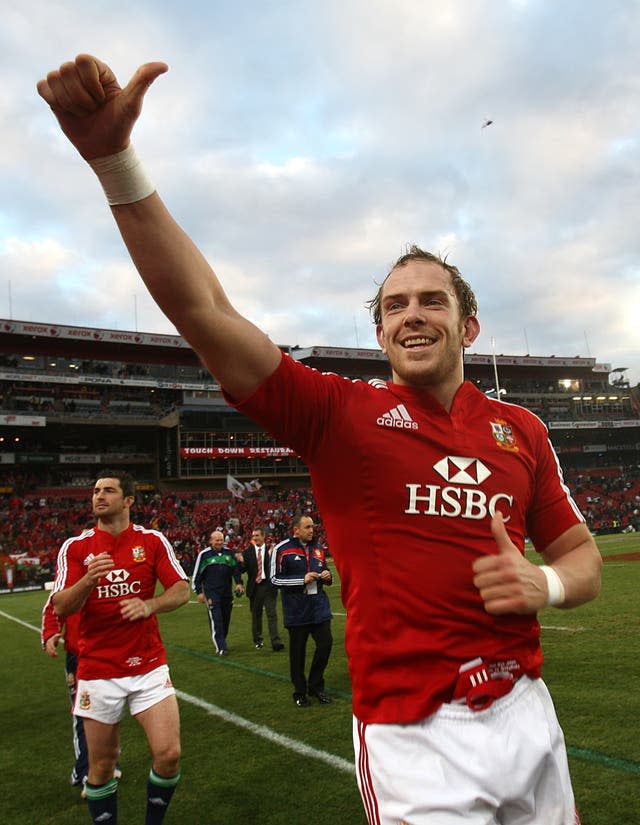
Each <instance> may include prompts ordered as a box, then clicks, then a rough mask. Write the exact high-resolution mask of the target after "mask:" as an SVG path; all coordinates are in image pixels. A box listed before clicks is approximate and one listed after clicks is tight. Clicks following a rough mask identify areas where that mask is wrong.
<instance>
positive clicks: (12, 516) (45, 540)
mask: <svg viewBox="0 0 640 825" xmlns="http://www.w3.org/2000/svg"><path fill="white" fill-rule="evenodd" d="M46 492H47V494H46V495H41V494H38V493H32V494H28V495H24V496H20V495H15V494H9V495H5V496H3V497H2V498H1V499H0V519H1V520H2V522H3V524H4V525H5V527H4V529H3V531H2V537H1V539H0V556H5V557H6V556H12V557H17V556H21V557H24V559H25V562H26V560H27V559H28V560H30V561H29V562H26V563H24V564H19V565H18V568H17V571H16V584H17V583H20V582H21V580H23V581H26V580H45V581H46V580H48V579H50V578H52V577H53V572H54V570H55V562H56V557H57V554H58V550H59V549H60V546H61V545H62V543H63V542H64V541H65V540H66V539H67V538H68V537H69V536H72V535H78V534H79V533H80V532H81V531H82V530H83V529H85V528H86V527H89V526H91V525H92V524H93V522H94V519H93V517H92V515H91V511H90V506H89V501H88V496H87V490H86V489H85V490H78V491H77V492H76V491H74V493H75V494H69V492H70V491H67V494H66V495H65V494H62V495H52V494H51V491H50V490H47V491H46ZM78 493H81V496H80V497H79V496H78ZM214 495H216V494H211V493H209V494H206V497H205V494H203V493H196V494H194V493H184V492H181V493H170V494H166V495H160V494H157V493H154V494H145V493H139V494H138V498H137V502H136V505H135V508H134V509H133V521H135V522H138V523H140V524H144V525H145V526H147V527H152V528H153V529H156V530H160V531H161V532H162V533H164V535H165V536H166V537H167V538H168V539H169V540H170V541H171V543H172V544H173V546H174V549H175V552H176V555H177V557H178V559H179V561H180V563H181V565H182V566H183V568H184V569H185V571H186V572H187V574H189V575H190V574H191V572H192V570H193V565H194V562H195V559H196V557H197V555H198V552H199V551H200V550H201V549H202V547H203V546H204V545H205V544H207V542H208V537H209V535H210V533H211V531H212V530H221V531H222V532H223V533H224V536H225V543H226V545H227V546H228V547H230V548H231V549H234V550H235V549H242V548H244V547H246V546H247V545H248V544H249V543H250V540H251V531H252V529H253V527H254V526H256V525H261V526H263V527H264V529H265V532H266V536H267V544H268V545H269V546H272V545H275V544H277V543H278V542H279V541H281V540H282V539H284V538H286V537H287V536H288V535H289V531H290V527H291V520H292V518H293V516H294V515H295V514H296V513H304V514H305V515H309V516H311V517H312V518H313V520H314V522H315V523H316V524H317V525H318V527H317V529H316V537H317V539H318V541H319V543H320V544H321V545H322V546H325V545H326V538H325V535H324V531H323V529H322V521H321V517H320V514H319V513H318V511H317V507H316V503H315V500H314V498H313V495H312V493H311V492H310V490H308V489H302V488H299V489H294V490H285V491H278V492H276V493H273V492H263V491H261V493H260V495H259V496H258V497H256V496H251V497H247V498H246V499H240V498H232V497H231V496H230V494H229V493H228V492H227V491H224V492H220V493H218V494H217V497H213V496H214ZM36 559H37V560H38V561H37V562H36Z"/></svg>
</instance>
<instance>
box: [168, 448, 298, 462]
mask: <svg viewBox="0 0 640 825" xmlns="http://www.w3.org/2000/svg"><path fill="white" fill-rule="evenodd" d="M295 455H297V453H296V452H295V450H291V449H289V447H181V448H180V457H181V458H187V459H188V458H289V457H290V456H295Z"/></svg>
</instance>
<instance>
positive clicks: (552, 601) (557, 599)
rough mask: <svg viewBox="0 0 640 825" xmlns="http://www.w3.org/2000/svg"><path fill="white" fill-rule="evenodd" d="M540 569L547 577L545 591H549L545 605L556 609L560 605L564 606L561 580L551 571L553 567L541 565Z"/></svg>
mask: <svg viewBox="0 0 640 825" xmlns="http://www.w3.org/2000/svg"><path fill="white" fill-rule="evenodd" d="M540 569H541V570H542V572H543V573H544V574H545V576H546V577H547V590H548V591H549V595H548V596H547V605H549V607H558V606H559V605H561V604H564V600H565V594H564V584H562V579H561V578H560V576H559V575H558V574H557V573H556V571H555V570H554V569H553V567H549V565H547V564H543V565H542V566H541V567H540Z"/></svg>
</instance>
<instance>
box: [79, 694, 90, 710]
mask: <svg viewBox="0 0 640 825" xmlns="http://www.w3.org/2000/svg"><path fill="white" fill-rule="evenodd" d="M78 707H79V708H80V710H89V708H90V707H91V696H90V694H89V691H88V690H83V691H82V693H81V694H80V696H78Z"/></svg>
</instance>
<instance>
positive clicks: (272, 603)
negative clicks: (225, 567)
mask: <svg viewBox="0 0 640 825" xmlns="http://www.w3.org/2000/svg"><path fill="white" fill-rule="evenodd" d="M242 555H243V558H244V570H245V572H246V574H247V587H246V592H247V596H248V597H249V604H250V606H251V632H252V634H253V643H254V645H255V646H256V648H257V649H259V648H261V647H263V646H264V645H263V636H262V608H264V609H265V610H266V612H267V621H268V623H269V636H270V637H271V646H272V647H273V649H274V650H284V645H283V644H282V639H281V638H280V633H279V631H278V614H277V613H276V603H277V601H278V588H277V587H274V585H272V584H271V580H270V578H269V564H270V562H269V551H268V550H267V546H266V544H265V540H264V530H263V529H262V528H261V527H256V528H254V529H253V531H252V532H251V544H250V545H249V547H248V548H247V549H246V550H244V551H243V553H242Z"/></svg>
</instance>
